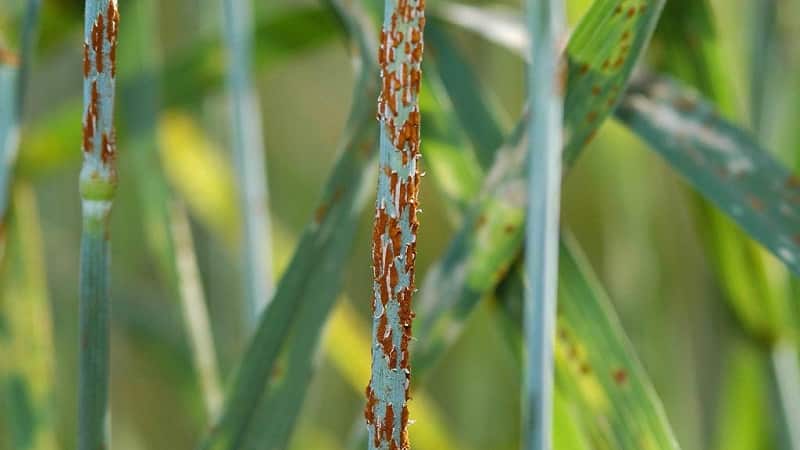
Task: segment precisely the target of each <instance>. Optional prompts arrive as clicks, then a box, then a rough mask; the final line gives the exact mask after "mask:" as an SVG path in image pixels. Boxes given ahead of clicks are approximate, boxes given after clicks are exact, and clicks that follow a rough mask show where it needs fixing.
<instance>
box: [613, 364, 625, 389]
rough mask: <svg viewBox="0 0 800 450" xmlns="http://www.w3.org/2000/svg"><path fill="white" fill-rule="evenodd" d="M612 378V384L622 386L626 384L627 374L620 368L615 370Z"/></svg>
mask: <svg viewBox="0 0 800 450" xmlns="http://www.w3.org/2000/svg"><path fill="white" fill-rule="evenodd" d="M612 377H613V378H614V382H615V383H617V385H619V386H622V385H624V384H625V383H627V382H628V372H627V371H625V369H621V368H620V369H617V370H615V371H614V373H613V374H612Z"/></svg>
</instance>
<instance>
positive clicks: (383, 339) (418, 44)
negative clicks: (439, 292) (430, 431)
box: [365, 0, 425, 450]
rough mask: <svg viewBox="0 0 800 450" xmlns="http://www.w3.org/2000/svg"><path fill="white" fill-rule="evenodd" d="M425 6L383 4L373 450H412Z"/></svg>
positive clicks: (396, 0) (406, 0) (370, 397)
mask: <svg viewBox="0 0 800 450" xmlns="http://www.w3.org/2000/svg"><path fill="white" fill-rule="evenodd" d="M424 26H425V1H424V0H386V10H385V12H384V24H383V30H382V32H381V46H380V50H379V51H378V62H379V64H380V66H381V79H382V86H383V87H382V91H381V94H380V97H379V99H378V117H379V120H380V124H381V125H380V155H379V172H378V195H377V200H376V202H375V210H376V212H375V227H374V229H373V232H372V240H373V241H372V273H373V278H374V279H373V301H372V378H371V379H370V382H369V386H367V406H366V410H365V416H366V420H367V425H368V429H369V444H368V448H369V449H371V450H388V449H407V448H409V443H408V433H407V426H408V408H407V401H408V392H409V391H408V390H409V384H410V377H411V372H410V366H409V354H408V343H409V341H410V340H411V320H412V318H413V317H414V313H413V312H412V311H411V297H412V294H413V292H414V260H415V258H416V245H417V226H418V222H417V206H418V200H417V195H418V188H419V179H420V173H419V164H418V159H419V158H420V152H419V144H420V128H419V127H420V112H419V103H418V101H417V96H418V94H419V88H420V81H421V72H420V63H421V61H422V52H423V40H422V32H423V28H424Z"/></svg>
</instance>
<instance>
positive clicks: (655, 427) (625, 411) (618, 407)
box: [499, 239, 679, 450]
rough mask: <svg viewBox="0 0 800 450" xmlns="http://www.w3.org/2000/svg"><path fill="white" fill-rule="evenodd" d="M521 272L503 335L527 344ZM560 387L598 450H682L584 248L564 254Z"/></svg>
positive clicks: (512, 287) (509, 292) (505, 298)
mask: <svg viewBox="0 0 800 450" xmlns="http://www.w3.org/2000/svg"><path fill="white" fill-rule="evenodd" d="M522 283H523V279H522V276H521V273H520V272H518V271H515V272H514V273H513V274H512V275H511V276H510V278H509V280H508V282H507V283H505V284H507V285H508V286H505V288H504V290H503V292H502V294H501V299H500V302H501V303H502V306H501V308H502V309H501V314H502V315H501V316H499V318H502V320H503V322H502V324H503V325H504V328H505V329H506V330H507V331H508V332H509V336H510V337H511V339H512V342H515V344H514V345H515V346H518V345H519V344H517V343H516V342H519V340H520V339H521V333H520V325H521V323H520V319H519V318H520V315H521V314H520V310H521V307H522V305H521V302H522V292H523V288H522ZM555 355H556V387H557V390H558V392H559V393H560V394H561V395H562V396H563V397H564V398H565V400H567V401H568V403H569V408H570V411H571V412H572V416H573V418H574V419H575V422H576V425H577V427H578V428H579V429H580V430H581V431H582V433H583V434H585V436H587V438H588V440H589V442H590V445H591V448H593V449H595V450H618V449H624V450H677V449H679V445H678V443H677V441H676V440H675V437H674V436H673V433H672V430H671V429H670V426H669V423H668V422H667V420H666V416H665V413H664V409H663V406H662V405H661V402H660V400H659V399H658V397H657V395H656V393H655V391H654V390H653V387H652V385H651V383H650V381H649V379H648V378H647V376H646V374H645V372H644V370H643V369H642V367H641V364H640V363H639V361H638V359H637V358H636V355H635V353H634V351H633V348H632V346H631V344H630V343H629V342H628V339H627V337H626V336H625V333H624V331H623V330H622V327H621V325H620V323H619V320H618V319H617V317H616V316H615V314H614V311H613V308H612V307H611V304H610V302H609V300H608V299H607V297H606V294H605V293H604V292H603V290H602V288H601V287H600V285H599V283H598V281H597V280H596V277H595V275H594V274H593V272H592V270H591V268H590V266H589V264H588V263H587V262H586V260H585V258H584V257H583V255H582V254H581V252H580V250H579V247H578V246H577V243H576V242H574V241H572V240H571V239H564V240H562V243H561V248H560V264H559V283H558V319H557V337H556V347H555Z"/></svg>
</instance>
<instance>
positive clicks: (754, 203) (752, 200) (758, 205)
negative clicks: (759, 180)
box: [747, 195, 766, 212]
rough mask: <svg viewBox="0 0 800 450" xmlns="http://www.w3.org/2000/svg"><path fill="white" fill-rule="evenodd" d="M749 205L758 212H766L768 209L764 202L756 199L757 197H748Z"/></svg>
mask: <svg viewBox="0 0 800 450" xmlns="http://www.w3.org/2000/svg"><path fill="white" fill-rule="evenodd" d="M747 203H748V204H749V205H750V207H751V208H753V209H754V210H756V211H757V212H764V210H765V209H766V206H764V201H763V200H761V199H760V198H758V197H756V196H755V195H748V196H747Z"/></svg>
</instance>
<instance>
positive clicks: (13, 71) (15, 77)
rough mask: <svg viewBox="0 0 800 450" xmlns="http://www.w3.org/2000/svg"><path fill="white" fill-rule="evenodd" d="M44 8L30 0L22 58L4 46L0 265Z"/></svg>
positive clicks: (0, 63)
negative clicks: (32, 60) (40, 15)
mask: <svg viewBox="0 0 800 450" xmlns="http://www.w3.org/2000/svg"><path fill="white" fill-rule="evenodd" d="M40 8H41V1H40V0H28V2H27V9H26V12H25V17H24V21H23V24H22V37H21V45H20V49H19V54H18V55H15V54H14V53H12V52H11V51H10V50H7V49H4V48H2V44H0V263H2V261H3V253H4V248H5V241H4V237H3V236H4V228H5V217H6V212H7V210H8V203H9V195H10V189H11V185H12V177H13V172H14V166H15V164H16V162H17V154H18V152H19V137H20V136H19V135H20V130H19V128H20V126H21V123H22V113H23V106H24V105H23V104H24V101H25V93H26V91H27V84H28V78H29V77H30V67H31V59H32V58H33V53H34V49H35V43H36V30H37V25H38V22H39V9H40Z"/></svg>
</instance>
